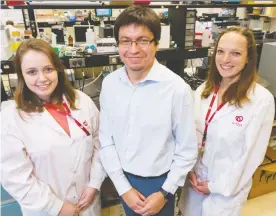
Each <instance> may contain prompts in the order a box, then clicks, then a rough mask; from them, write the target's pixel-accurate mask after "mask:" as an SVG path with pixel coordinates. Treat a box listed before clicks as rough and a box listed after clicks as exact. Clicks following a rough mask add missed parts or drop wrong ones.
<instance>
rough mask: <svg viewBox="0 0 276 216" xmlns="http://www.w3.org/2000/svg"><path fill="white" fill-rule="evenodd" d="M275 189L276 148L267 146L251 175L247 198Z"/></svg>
mask: <svg viewBox="0 0 276 216" xmlns="http://www.w3.org/2000/svg"><path fill="white" fill-rule="evenodd" d="M274 191H276V150H273V149H272V148H271V147H268V148H267V152H266V156H265V159H264V161H263V163H262V164H261V165H260V166H259V168H258V169H257V170H256V172H255V173H254V175H253V185H252V188H251V191H250V193H249V196H248V199H251V198H254V197H257V196H260V195H263V194H267V193H270V192H274Z"/></svg>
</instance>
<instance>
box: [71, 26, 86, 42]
mask: <svg viewBox="0 0 276 216" xmlns="http://www.w3.org/2000/svg"><path fill="white" fill-rule="evenodd" d="M73 27H74V40H75V44H81V43H85V42H86V36H85V33H86V31H87V29H88V28H89V25H74V26H73Z"/></svg>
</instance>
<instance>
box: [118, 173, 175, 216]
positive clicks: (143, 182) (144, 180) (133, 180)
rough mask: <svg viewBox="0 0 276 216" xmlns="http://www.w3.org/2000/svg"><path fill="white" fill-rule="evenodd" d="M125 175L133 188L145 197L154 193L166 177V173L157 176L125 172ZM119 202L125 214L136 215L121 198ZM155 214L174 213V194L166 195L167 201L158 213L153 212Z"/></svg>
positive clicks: (166, 215) (157, 215)
mask: <svg viewBox="0 0 276 216" xmlns="http://www.w3.org/2000/svg"><path fill="white" fill-rule="evenodd" d="M125 175H126V177H127V179H128V181H129V182H130V184H131V185H132V187H133V188H135V189H136V190H138V191H139V192H140V193H141V194H143V195H144V196H145V197H146V198H147V197H148V196H149V195H151V194H153V193H155V192H158V191H160V188H161V187H162V185H163V183H164V182H165V180H166V178H167V174H164V175H161V176H158V177H140V176H136V175H132V174H130V173H126V172H125ZM121 202H122V204H123V207H124V210H125V212H126V215H127V216H138V215H139V214H136V213H135V212H134V211H133V210H132V209H131V208H129V207H128V206H127V205H126V203H125V202H124V200H123V199H122V198H121ZM155 215H156V216H173V215H174V196H173V195H170V196H169V197H168V201H167V203H166V204H165V205H164V207H163V209H162V210H161V211H160V212H159V213H158V214H155Z"/></svg>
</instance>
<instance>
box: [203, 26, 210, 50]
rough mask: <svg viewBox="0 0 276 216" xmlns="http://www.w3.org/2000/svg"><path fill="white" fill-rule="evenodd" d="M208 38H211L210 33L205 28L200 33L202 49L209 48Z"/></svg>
mask: <svg viewBox="0 0 276 216" xmlns="http://www.w3.org/2000/svg"><path fill="white" fill-rule="evenodd" d="M210 36H211V33H210V31H209V28H208V27H206V28H205V29H204V31H203V32H202V47H209V46H210Z"/></svg>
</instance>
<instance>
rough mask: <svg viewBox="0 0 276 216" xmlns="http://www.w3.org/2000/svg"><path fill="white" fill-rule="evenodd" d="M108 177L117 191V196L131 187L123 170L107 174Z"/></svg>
mask: <svg viewBox="0 0 276 216" xmlns="http://www.w3.org/2000/svg"><path fill="white" fill-rule="evenodd" d="M109 177H110V179H111V180H112V182H113V184H114V186H115V188H116V190H117V191H118V194H119V196H122V195H123V194H124V193H126V192H127V191H129V190H130V189H131V188H132V186H131V184H130V183H129V181H128V180H127V178H126V176H125V175H124V173H123V171H117V172H113V173H112V174H109Z"/></svg>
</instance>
